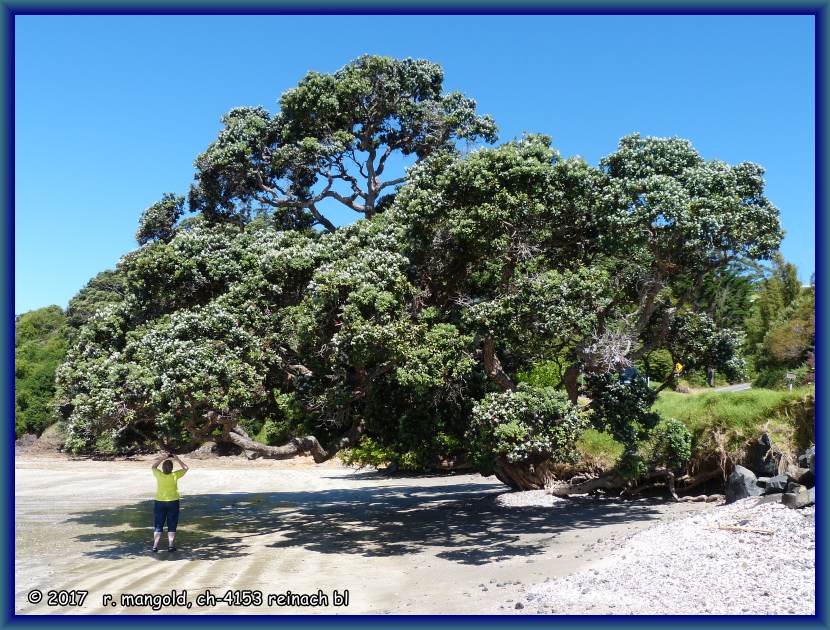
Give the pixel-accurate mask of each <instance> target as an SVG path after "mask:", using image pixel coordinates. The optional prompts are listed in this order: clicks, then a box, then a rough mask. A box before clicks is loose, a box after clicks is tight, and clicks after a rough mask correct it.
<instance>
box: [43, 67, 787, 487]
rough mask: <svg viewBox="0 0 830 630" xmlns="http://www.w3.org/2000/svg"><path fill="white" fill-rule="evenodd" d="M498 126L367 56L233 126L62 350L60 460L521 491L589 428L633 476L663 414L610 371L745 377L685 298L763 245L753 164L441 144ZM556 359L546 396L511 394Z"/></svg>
mask: <svg viewBox="0 0 830 630" xmlns="http://www.w3.org/2000/svg"><path fill="white" fill-rule="evenodd" d="M493 132H494V127H493V125H492V122H491V121H490V120H489V119H487V118H482V117H479V116H477V115H476V114H475V111H474V106H473V104H472V102H471V101H469V100H467V99H465V98H463V97H461V96H459V95H444V94H442V92H441V72H440V68H438V67H437V66H435V65H434V64H430V63H427V62H420V61H411V60H409V61H402V62H401V61H395V60H388V59H381V58H373V57H364V58H361V59H359V60H358V61H356V62H354V63H352V64H349V65H348V66H346V68H344V69H343V70H341V71H339V72H338V73H335V74H334V75H320V74H314V73H312V74H310V75H308V76H307V77H306V79H304V80H303V82H301V84H300V86H298V88H296V89H295V90H292V91H289V92H288V93H286V95H284V96H283V99H282V100H281V110H280V112H279V113H278V114H277V115H275V116H270V115H268V114H267V113H266V112H264V110H235V111H234V112H231V114H229V115H228V117H227V119H226V128H225V130H224V131H223V132H222V133H221V134H220V137H219V139H218V140H217V141H216V142H215V143H214V144H213V145H211V147H210V148H209V149H208V151H207V152H206V153H204V154H203V155H202V156H200V157H199V158H198V160H197V169H198V172H197V184H196V186H195V187H194V189H193V191H192V193H191V198H190V204H191V209H194V210H198V211H199V213H198V214H197V216H195V217H192V218H189V219H185V220H184V221H181V220H180V217H181V214H182V209H183V200H182V199H181V198H177V197H174V196H172V195H168V196H165V197H164V198H163V199H162V200H161V201H160V202H159V203H158V204H155V205H154V206H151V207H150V208H149V209H148V210H147V211H146V212H145V214H144V215H143V217H142V220H141V222H140V226H139V232H138V234H137V238H138V239H139V242H140V243H142V246H141V247H140V248H139V249H138V250H136V251H134V252H131V253H130V254H127V255H126V256H125V257H124V258H123V259H122V260H121V262H120V263H119V265H118V268H117V269H116V271H115V276H116V277H117V278H118V279H119V287H118V293H116V294H107V296H106V297H107V300H106V304H107V306H105V307H104V308H101V309H99V310H98V311H97V312H96V314H95V315H92V316H86V317H85V320H84V321H85V323H84V324H83V325H81V326H80V329H79V331H78V333H77V334H76V335H75V343H74V345H73V347H72V348H71V349H70V351H69V356H68V360H67V362H66V363H65V364H64V365H63V366H62V367H61V368H60V370H59V373H58V385H59V404H60V407H61V412H62V414H63V416H64V417H65V418H66V420H67V426H68V429H69V440H68V446H69V447H70V448H72V449H75V450H82V449H85V448H90V447H91V446H92V445H94V443H95V440H96V439H97V437H99V436H100V435H102V434H107V435H109V436H111V438H112V440H113V441H114V442H116V443H124V444H127V443H130V442H135V441H137V440H159V441H162V442H164V443H167V444H169V445H173V446H183V445H184V444H187V443H191V442H194V441H195V442H198V441H202V440H206V439H214V440H224V441H227V442H231V443H233V444H236V445H237V446H240V447H242V448H243V449H245V450H246V451H247V452H249V453H260V454H262V455H264V456H268V457H291V456H294V455H297V454H300V453H311V454H313V455H314V456H315V458H316V459H317V460H318V461H321V460H324V459H326V458H328V457H331V456H332V455H333V454H334V453H336V452H337V451H338V450H340V449H342V448H347V447H354V446H356V445H357V444H358V443H359V441H360V440H361V439H365V438H367V437H368V438H371V440H367V442H366V443H370V444H372V445H375V446H377V448H380V449H387V451H389V450H391V451H394V452H398V453H402V452H403V453H405V454H406V456H407V458H410V459H412V458H414V459H419V458H420V459H419V461H420V462H421V463H422V464H427V463H429V461H428V459H429V458H431V457H434V458H435V459H442V458H443V459H446V456H447V455H450V454H451V453H449V451H450V450H454V451H455V453H456V454H457V453H460V452H463V453H466V458H467V459H468V461H470V462H472V463H473V464H474V465H475V466H477V467H478V469H479V470H480V471H482V472H485V473H491V472H492V473H495V474H497V475H498V476H499V478H500V479H502V480H503V481H504V482H505V483H507V484H509V485H511V486H513V487H516V488H536V487H542V486H543V485H545V484H548V483H549V482H550V481H551V480H552V478H553V477H554V476H555V474H556V471H557V467H556V464H561V463H567V462H569V461H573V459H574V457H575V442H576V439H577V438H578V436H579V434H580V432H581V431H582V430H583V429H584V428H585V427H586V426H588V424H589V423H590V422H593V423H594V425H595V426H597V427H600V428H603V429H605V430H608V431H610V432H611V433H613V434H614V435H615V436H616V437H617V438H618V439H620V440H621V441H622V442H623V443H624V444H625V446H626V453H627V457H628V459H627V461H629V463H630V462H634V463H636V458H635V456H636V454H637V449H638V446H639V444H640V443H641V442H642V441H643V440H644V439H645V437H647V436H648V435H649V434H650V432H651V431H652V430H653V429H654V426H655V424H656V416H655V415H654V414H651V413H650V411H649V409H648V407H649V405H650V398H649V397H650V396H651V395H652V394H651V393H650V392H648V391H641V389H642V388H640V387H639V386H638V385H636V386H633V387H632V386H627V385H624V384H623V383H621V381H620V378H619V376H618V373H619V371H620V370H621V369H622V368H624V367H626V366H628V365H630V364H631V363H632V362H634V361H635V360H637V358H639V357H640V356H643V355H644V354H647V353H649V352H652V351H654V350H657V349H666V350H669V352H670V353H671V354H672V357H673V359H674V360H675V361H679V362H682V363H684V364H686V365H694V366H706V367H714V368H717V369H727V370H733V371H735V370H738V369H739V368H740V358H739V356H738V349H739V346H740V338H739V336H738V335H737V334H736V333H735V332H734V331H730V330H728V329H724V328H722V327H720V326H715V324H714V323H713V321H712V319H711V318H710V317H709V316H708V315H707V313H706V312H705V311H706V309H705V306H706V305H705V304H702V303H701V297H700V296H701V291H700V290H699V288H700V286H701V283H703V282H705V281H706V279H707V278H711V275H712V274H713V273H715V272H717V270H719V269H725V268H726V267H727V266H728V265H730V264H731V263H732V262H733V261H734V260H735V259H737V258H742V259H759V258H765V257H768V256H769V255H771V253H772V252H773V251H775V249H776V248H777V246H778V244H779V241H780V238H781V231H780V227H779V224H778V212H777V210H776V209H775V208H774V207H773V206H772V205H771V204H770V203H769V202H768V201H767V200H766V198H765V197H764V195H763V180H762V171H761V169H760V168H759V167H757V166H755V165H752V164H739V165H735V166H731V165H727V164H724V163H722V162H718V161H706V160H704V159H703V158H701V156H700V155H699V154H698V153H697V152H696V151H695V150H694V149H693V147H692V146H691V145H690V144H689V143H688V142H687V141H685V140H680V139H675V138H671V139H659V138H641V137H639V136H636V135H635V136H629V137H627V138H624V139H623V140H622V141H621V142H620V146H619V149H618V150H617V151H616V152H615V153H613V154H611V155H610V156H608V157H607V158H605V159H604V160H603V161H602V162H601V163H600V165H599V167H593V166H590V165H589V164H587V163H586V162H585V161H584V160H582V159H578V158H567V159H563V158H561V157H560V156H559V155H558V154H557V152H556V151H555V150H554V149H553V148H552V147H551V145H550V140H549V139H548V138H546V137H544V136H527V137H525V138H523V139H521V140H517V141H513V142H509V143H507V144H504V145H502V146H499V147H496V148H484V149H478V150H475V151H472V152H469V153H467V154H465V155H462V154H461V153H460V152H459V151H457V150H456V149H455V142H456V141H457V140H458V139H463V138H468V139H474V138H479V137H480V138H484V139H487V140H490V139H492V137H493ZM395 152H400V153H402V154H415V155H417V156H418V157H419V158H422V159H420V160H419V161H418V162H417V163H416V165H415V166H413V167H412V168H411V169H410V170H409V171H408V174H407V179H406V182H405V183H404V184H403V185H402V186H401V187H400V189H398V186H399V184H400V183H401V182H400V181H396V180H397V179H398V178H397V177H396V178H393V179H392V183H389V182H386V183H387V184H388V186H384V185H382V184H381V182H383V181H386V180H383V179H382V176H383V175H384V168H385V165H388V162H386V160H387V159H389V158H390V156H391V155H392V154H393V153H395ZM355 169H356V170H355ZM358 175H359V177H358ZM344 182H345V185H348V187H349V188H350V190H351V191H352V192H351V193H348V192H346V193H344V192H341V190H342V189H340V188H338V186H340V185H344ZM396 191H397V192H396ZM393 192H396V195H395V197H394V199H391V198H390V199H389V201H387V202H384V201H382V200H381V199H382V195H385V194H390V193H393ZM327 197H333V198H334V199H335V200H337V201H340V202H342V203H345V204H346V205H348V206H349V207H351V208H352V209H353V210H356V211H357V212H359V213H361V214H362V215H363V216H364V217H365V219H363V220H359V221H357V222H356V223H355V224H353V225H351V226H346V227H343V228H340V229H338V230H336V231H333V230H332V232H331V233H325V230H324V233H320V232H318V231H316V230H313V229H311V227H312V225H313V224H314V223H315V222H317V223H320V224H322V225H323V226H324V227H329V228H333V226H330V225H329V226H326V223H325V221H323V220H321V216H322V215H320V212H319V208H318V207H317V204H318V203H320V202H321V201H322V200H323V199H325V198H327ZM258 209H264V210H268V212H266V214H267V215H268V216H265V217H260V218H257V219H253V220H252V219H251V216H250V215H251V212H250V211H251V210H258ZM380 209H384V212H382V213H380V212H379V210H380ZM220 219H225V220H220ZM227 219H232V220H227ZM275 219H276V220H275ZM549 360H556V361H559V362H560V363H561V364H562V367H563V369H562V378H561V382H560V383H554V384H553V386H552V387H548V388H540V387H531V386H529V385H527V384H523V383H519V382H518V381H519V378H518V375H519V374H521V373H523V372H526V371H527V370H529V369H532V367H533V366H534V365H537V364H538V363H540V362H545V361H549ZM580 372H582V373H583V374H584V375H585V379H584V381H585V385H586V387H585V389H584V393H586V394H588V395H589V397H590V398H591V404H590V405H589V406H588V407H587V408H586V407H584V406H582V405H580V404H579V403H578V401H577V396H578V394H579V393H580V389H579V386H578V383H579V380H578V378H577V377H578V375H579V373H580ZM667 376H669V377H670V375H667ZM257 434H259V435H257ZM681 437H682V436H681ZM255 438H257V439H255ZM677 441H678V440H667V441H666V443H675V442H677ZM679 441H680V442H682V441H683V440H679ZM264 442H267V443H264ZM410 455H411V457H410ZM670 455H671V454H670ZM667 458H668V459H669V460H672V461H674V460H676V459H677V458H676V457H675V456H674V455H671V456H667ZM430 461H431V460H430Z"/></svg>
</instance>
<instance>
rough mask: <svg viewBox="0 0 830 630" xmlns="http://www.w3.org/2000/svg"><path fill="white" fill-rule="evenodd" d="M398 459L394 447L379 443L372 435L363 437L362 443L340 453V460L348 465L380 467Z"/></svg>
mask: <svg viewBox="0 0 830 630" xmlns="http://www.w3.org/2000/svg"><path fill="white" fill-rule="evenodd" d="M394 459H396V456H395V453H394V451H393V450H392V449H389V448H386V447H383V446H381V445H380V444H378V443H377V442H376V441H375V440H373V439H372V438H371V437H366V438H363V439H362V440H361V441H360V443H359V444H358V445H357V446H355V447H353V448H350V449H348V450H345V451H342V452H341V453H340V461H342V462H343V463H344V464H346V465H347V466H373V467H375V468H380V467H381V466H386V465H388V464H389V463H391V462H392V461H393V460H394Z"/></svg>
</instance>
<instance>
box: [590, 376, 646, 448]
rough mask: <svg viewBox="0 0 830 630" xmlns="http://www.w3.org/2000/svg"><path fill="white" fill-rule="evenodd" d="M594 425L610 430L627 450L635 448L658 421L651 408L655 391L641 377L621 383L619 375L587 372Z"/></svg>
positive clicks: (602, 429)
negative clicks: (588, 373)
mask: <svg viewBox="0 0 830 630" xmlns="http://www.w3.org/2000/svg"><path fill="white" fill-rule="evenodd" d="M586 386H587V389H588V395H589V396H590V397H591V409H592V410H593V412H594V414H593V422H594V426H595V427H596V428H597V429H599V430H601V431H607V432H608V433H610V434H611V435H612V436H613V438H614V439H615V440H617V441H618V442H620V443H621V444H623V445H624V446H625V447H626V449H627V450H631V451H636V450H637V447H638V445H639V443H640V442H641V441H642V440H644V439H646V438H647V437H648V435H649V433H650V432H651V430H652V429H653V428H654V427H655V426H656V425H657V423H658V422H659V420H660V416H659V415H658V414H657V413H655V412H653V411H651V406H652V405H653V404H654V400H655V398H656V396H657V394H656V393H655V392H654V390H652V389H651V388H650V387H648V386H647V385H646V383H645V380H643V379H636V378H635V379H633V380H632V381H631V382H630V383H627V384H626V383H623V382H621V380H620V375H619V374H617V373H612V372H608V373H605V374H590V375H588V378H587V379H586Z"/></svg>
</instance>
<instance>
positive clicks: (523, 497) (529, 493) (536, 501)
mask: <svg viewBox="0 0 830 630" xmlns="http://www.w3.org/2000/svg"><path fill="white" fill-rule="evenodd" d="M562 501H567V499H564V498H562V497H555V496H553V495H552V494H547V492H546V491H545V490H526V491H524V492H505V493H504V494H500V495H498V496H497V497H496V505H498V506H500V507H549V506H551V505H553V504H554V503H561V502H562Z"/></svg>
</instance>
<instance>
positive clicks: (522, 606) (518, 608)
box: [516, 602, 525, 610]
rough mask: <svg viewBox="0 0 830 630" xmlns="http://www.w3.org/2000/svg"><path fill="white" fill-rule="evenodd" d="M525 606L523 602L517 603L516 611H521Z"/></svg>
mask: <svg viewBox="0 0 830 630" xmlns="http://www.w3.org/2000/svg"><path fill="white" fill-rule="evenodd" d="M524 607H525V605H524V604H523V603H522V602H516V610H521V609H522V608H524Z"/></svg>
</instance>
